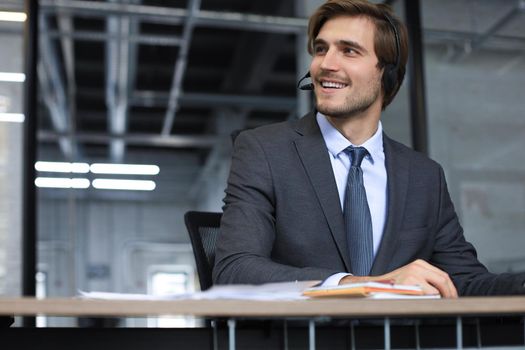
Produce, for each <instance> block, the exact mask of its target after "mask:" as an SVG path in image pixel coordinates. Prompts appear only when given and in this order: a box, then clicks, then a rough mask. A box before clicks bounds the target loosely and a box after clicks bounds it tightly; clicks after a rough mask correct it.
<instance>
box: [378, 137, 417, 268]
mask: <svg viewBox="0 0 525 350" xmlns="http://www.w3.org/2000/svg"><path fill="white" fill-rule="evenodd" d="M383 146H384V150H385V163H386V172H387V219H386V224H385V229H384V231H383V238H382V239H381V244H380V245H379V249H378V251H377V254H376V258H375V260H374V264H373V265H372V271H371V273H370V274H371V275H380V274H384V273H386V272H389V271H387V269H388V268H389V265H390V262H391V261H392V258H393V255H394V252H395V250H396V245H397V242H398V240H397V232H398V230H399V225H400V223H401V220H402V219H403V213H404V209H405V199H406V194H407V189H408V175H409V166H410V160H409V159H408V157H407V156H406V153H405V152H402V151H401V150H400V149H396V144H395V143H394V141H392V140H391V139H390V138H388V137H387V136H386V135H384V136H383Z"/></svg>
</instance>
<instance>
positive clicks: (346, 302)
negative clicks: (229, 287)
mask: <svg viewBox="0 0 525 350" xmlns="http://www.w3.org/2000/svg"><path fill="white" fill-rule="evenodd" d="M0 315H16V316H28V315H48V316H73V317H77V316H78V317H148V316H150V317H151V316H161V315H162V316H167V315H169V316H175V315H189V316H197V317H222V318H228V319H229V320H228V344H229V348H230V349H235V348H236V333H235V332H236V323H235V320H236V319H244V318H260V319H273V318H281V319H288V318H301V319H309V320H310V321H309V328H308V344H309V348H310V349H314V348H315V344H316V338H315V337H316V333H315V332H316V320H318V319H319V318H322V319H326V318H347V319H352V318H359V319H364V318H374V319H382V320H383V322H384V328H383V329H384V348H385V349H390V348H391V346H390V322H391V318H393V317H396V318H397V317H401V318H404V317H407V318H414V317H415V318H418V317H455V318H456V326H455V327H456V330H455V332H456V341H455V343H456V346H457V348H458V349H459V348H461V347H462V345H463V324H462V318H461V317H464V316H469V317H470V316H472V317H474V316H491V315H492V316H505V315H507V316H508V315H514V316H523V315H525V296H519V297H469V298H460V299H441V300H368V299H316V300H302V301H245V300H173V301H143V300H141V301H123V300H122V301H119V300H90V299H75V298H56V299H53V298H50V299H42V300H37V299H34V298H0ZM66 332H69V333H67V336H68V337H69V338H72V337H73V338H74V341H80V342H84V343H87V342H89V341H91V339H97V338H96V337H93V336H89V337H87V336H83V335H82V334H81V333H79V332H78V331H71V330H70V331H66ZM286 332H287V331H285V333H286ZM522 332H523V329H522ZM478 333H479V330H478ZM72 334H74V336H72ZM115 334H119V335H118V336H114V337H113V338H114V339H115V340H114V343H115V344H121V339H123V338H125V337H129V334H127V335H125V336H124V335H123V334H122V333H115ZM352 334H354V333H353V330H352ZM522 334H523V333H522ZM32 335H33V336H35V333H32ZM106 336H107V335H106ZM61 337H62V335H61V336H60V337H58V338H59V339H62V338H61ZM81 338H82V339H87V340H80V339H81ZM117 338H118V339H117ZM150 338H151V337H149V338H148V339H150ZM200 338H201V339H202V338H203V337H202V336H200ZM17 339H20V337H18V338H17ZM53 339H57V336H54V337H53ZM53 344H54V343H53ZM53 346H55V345H53ZM188 348H189V349H195V347H192V346H189V347H188ZM250 348H251V347H250ZM519 348H523V345H520V347H519Z"/></svg>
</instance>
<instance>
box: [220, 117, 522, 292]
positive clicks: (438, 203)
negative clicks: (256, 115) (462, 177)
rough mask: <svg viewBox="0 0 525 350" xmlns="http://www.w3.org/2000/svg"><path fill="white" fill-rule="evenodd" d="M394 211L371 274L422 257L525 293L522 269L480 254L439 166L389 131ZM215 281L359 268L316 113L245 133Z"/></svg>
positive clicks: (479, 282)
mask: <svg viewBox="0 0 525 350" xmlns="http://www.w3.org/2000/svg"><path fill="white" fill-rule="evenodd" d="M384 151H385V159H386V169H387V176H388V180H387V181H388V183H387V188H388V193H387V203H388V209H387V220H386V225H385V231H384V233H383V239H382V241H381V244H380V247H379V250H378V252H377V254H376V258H375V260H374V264H373V266H372V271H371V275H380V274H384V273H387V272H390V271H392V270H394V269H396V268H399V267H401V266H403V265H406V264H408V263H410V262H412V261H414V260H415V259H424V260H426V261H428V262H430V263H431V264H433V265H435V266H437V267H439V268H440V269H442V270H444V271H446V272H447V273H448V274H449V275H450V276H451V278H452V280H453V282H454V283H455V285H456V287H457V289H458V292H459V293H460V294H463V295H465V294H470V295H473V294H476V295H479V294H508V293H523V291H524V289H523V282H524V281H525V275H494V274H490V273H488V272H487V270H486V268H485V267H484V266H483V265H482V264H481V263H480V262H479V261H478V260H477V258H476V251H475V249H474V247H473V246H472V245H471V244H470V243H468V242H467V241H466V240H465V238H464V236H463V230H462V228H461V226H460V224H459V222H458V218H457V215H456V213H455V210H454V207H453V204H452V202H451V200H450V197H449V194H448V190H447V186H446V182H445V177H444V174H443V170H442V168H441V167H440V166H439V165H438V164H437V163H436V162H434V161H432V160H430V159H429V158H427V157H426V156H424V155H422V154H419V153H417V152H415V151H413V150H411V149H409V148H407V147H406V146H403V145H402V144H400V143H397V142H395V141H393V140H391V139H390V138H388V137H387V136H386V135H385V136H384ZM224 203H225V206H224V214H223V217H222V222H221V235H220V237H219V239H218V242H217V251H216V260H215V261H216V263H215V268H214V271H213V275H214V282H215V283H218V284H225V283H254V284H258V283H266V282H277V281H293V280H314V279H324V278H326V277H328V276H330V275H332V274H334V273H337V272H352V266H351V265H350V261H349V257H348V253H347V252H348V249H347V242H346V238H345V237H346V235H345V229H344V223H343V214H342V210H341V206H340V202H339V195H338V192H337V186H336V183H335V179H334V175H333V170H332V166H331V163H330V159H329V155H328V151H327V148H326V145H325V142H324V139H323V137H322V134H321V132H320V130H319V126H318V125H317V121H316V119H315V116H314V115H313V114H310V115H308V116H306V117H304V118H302V119H300V120H297V121H293V122H285V123H279V124H274V125H269V126H264V127H261V128H258V129H254V130H249V131H245V132H242V133H241V134H240V135H239V136H238V137H237V139H236V141H235V147H234V154H233V158H232V165H231V172H230V177H229V180H228V186H227V189H226V197H225V199H224Z"/></svg>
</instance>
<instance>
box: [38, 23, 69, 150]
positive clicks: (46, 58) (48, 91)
mask: <svg viewBox="0 0 525 350" xmlns="http://www.w3.org/2000/svg"><path fill="white" fill-rule="evenodd" d="M47 21H48V17H47V16H43V17H42V19H41V20H40V21H39V30H40V31H41V32H43V31H46V30H47V28H48V23H47ZM39 43H40V45H39V46H40V47H39V48H40V52H41V56H40V57H41V60H40V63H39V64H38V79H39V81H40V87H41V89H40V90H41V94H42V96H43V101H44V104H45V105H46V107H47V108H48V110H49V115H50V117H51V124H52V125H53V128H54V129H55V130H56V131H57V132H61V133H64V135H63V137H61V138H60V139H58V143H59V147H60V150H61V151H62V153H64V156H65V157H66V158H68V159H70V158H71V157H72V156H73V154H74V145H73V142H72V138H71V133H70V132H68V131H69V128H68V118H67V113H68V105H67V98H66V92H65V88H64V83H63V81H62V78H61V74H60V73H59V71H58V67H59V63H58V58H57V55H56V51H55V50H54V48H53V45H52V44H51V41H50V39H49V38H48V37H46V36H41V37H40V40H39Z"/></svg>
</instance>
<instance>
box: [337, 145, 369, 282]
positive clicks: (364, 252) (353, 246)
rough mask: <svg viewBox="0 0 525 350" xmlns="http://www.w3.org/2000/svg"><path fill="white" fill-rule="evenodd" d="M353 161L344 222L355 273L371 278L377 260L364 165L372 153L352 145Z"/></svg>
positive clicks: (347, 149)
mask: <svg viewBox="0 0 525 350" xmlns="http://www.w3.org/2000/svg"><path fill="white" fill-rule="evenodd" d="M344 152H346V153H347V154H348V156H349V158H351V159H352V166H351V167H350V170H349V171H348V179H347V183H346V193H345V201H344V209H343V212H344V221H345V228H346V238H347V242H348V252H349V255H350V263H351V264H352V271H351V272H352V273H353V274H354V275H356V276H367V275H368V274H369V273H370V270H371V268H372V263H373V261H374V253H373V237H372V220H371V218H370V209H369V208H368V202H367V199H366V191H365V186H364V183H363V169H361V162H362V161H363V158H364V157H365V156H366V155H367V154H368V151H367V150H366V148H364V147H353V146H349V147H348V148H346V149H345V151H344Z"/></svg>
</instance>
